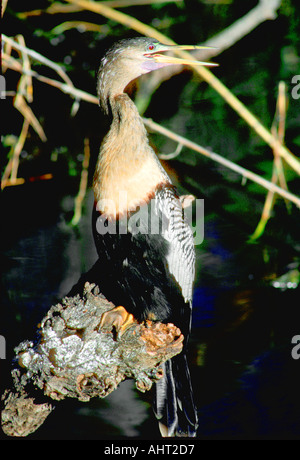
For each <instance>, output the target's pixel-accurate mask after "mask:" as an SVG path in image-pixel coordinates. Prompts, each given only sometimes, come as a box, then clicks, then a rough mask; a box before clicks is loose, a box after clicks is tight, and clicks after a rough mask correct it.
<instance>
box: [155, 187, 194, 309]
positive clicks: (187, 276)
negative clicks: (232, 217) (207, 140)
mask: <svg viewBox="0 0 300 460" xmlns="http://www.w3.org/2000/svg"><path fill="white" fill-rule="evenodd" d="M157 198H158V199H157V206H158V209H159V211H160V212H161V213H162V234H163V236H164V238H165V239H166V240H167V241H168V242H169V243H170V247H169V253H168V255H167V263H168V268H169V271H170V273H171V274H172V275H173V276H174V277H175V279H176V281H177V283H178V284H179V286H180V287H181V290H182V295H183V297H184V300H185V301H186V302H191V300H192V292H193V282H194V277H195V247H194V238H193V233H192V230H191V228H190V226H189V224H188V222H187V221H186V220H185V218H184V214H183V208H182V205H181V202H180V200H179V198H178V197H177V195H176V193H175V191H174V187H173V186H170V187H164V188H163V189H161V190H160V191H159V192H158V196H157Z"/></svg>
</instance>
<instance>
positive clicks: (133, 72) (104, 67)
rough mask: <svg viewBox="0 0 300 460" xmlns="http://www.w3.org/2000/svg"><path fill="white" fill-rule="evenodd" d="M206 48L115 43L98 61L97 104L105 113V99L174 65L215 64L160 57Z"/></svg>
mask: <svg viewBox="0 0 300 460" xmlns="http://www.w3.org/2000/svg"><path fill="white" fill-rule="evenodd" d="M201 48H208V47H207V46H193V45H164V44H162V43H160V42H158V41H157V40H154V39H152V38H148V37H139V38H131V39H125V40H121V41H119V42H116V43H115V44H114V45H113V46H112V47H111V48H110V49H109V50H108V51H107V52H106V54H105V55H104V57H103V58H102V59H101V63H100V68H99V71H98V81H97V91H98V97H99V101H100V105H101V106H102V107H103V108H104V109H105V111H107V108H108V100H109V99H110V98H111V97H113V96H116V95H117V94H121V93H122V92H123V90H124V89H125V88H126V86H127V85H128V83H130V82H131V81H132V80H134V79H135V78H138V77H139V76H141V75H143V74H145V73H148V72H152V71H153V70H157V69H160V68H161V67H165V66H168V65H173V64H184V65H210V66H211V65H216V64H213V63H206V62H201V61H195V60H190V59H182V58H178V57H174V56H168V55H165V54H161V53H164V52H167V51H173V50H176V49H184V50H193V49H201Z"/></svg>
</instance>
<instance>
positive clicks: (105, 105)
mask: <svg viewBox="0 0 300 460" xmlns="http://www.w3.org/2000/svg"><path fill="white" fill-rule="evenodd" d="M176 48H177V49H178V48H182V49H194V48H202V47H197V46H195V47H194V46H167V45H163V44H161V43H159V42H157V41H156V40H153V39H150V38H144V37H141V38H133V39H127V40H121V41H119V42H117V43H116V44H115V45H114V46H113V47H112V48H110V49H109V50H108V52H107V53H106V54H105V56H104V57H103V58H102V60H101V64H100V69H99V72H98V83H97V90H98V96H99V101H100V106H101V107H102V109H103V110H104V111H105V112H106V114H107V115H110V116H111V118H112V122H111V126H110V130H109V132H108V134H107V135H106V137H105V138H104V141H103V143H102V145H101V148H100V153H99V158H98V161H97V165H96V169H95V174H94V182H93V189H94V195H95V208H94V213H93V233H94V238H95V243H96V247H97V251H98V255H99V260H100V261H101V266H102V267H103V270H102V271H101V273H99V281H101V284H100V286H101V291H102V292H103V294H104V295H105V296H106V297H107V299H108V300H110V301H112V302H113V303H114V304H115V305H119V306H118V307H116V308H115V309H113V310H112V311H111V312H109V313H108V314H106V315H105V317H103V320H102V326H106V327H107V326H115V327H116V328H117V330H118V331H119V332H120V333H122V332H123V331H124V330H125V329H126V328H127V327H128V326H129V325H130V323H131V321H132V318H133V317H134V318H135V319H136V320H138V321H144V320H148V319H149V320H152V321H161V322H168V323H173V324H175V325H176V326H178V327H179V328H180V329H181V331H182V333H183V335H184V341H185V342H184V351H183V352H182V353H180V354H179V355H177V356H176V357H175V358H173V359H172V360H171V361H167V362H166V363H165V365H164V368H163V370H164V377H163V378H162V379H161V380H160V381H159V382H158V383H157V384H156V398H155V403H154V410H155V413H156V416H157V418H158V419H159V420H160V428H161V432H162V434H163V435H164V436H175V435H179V436H180V435H181V436H195V434H196V429H197V414H196V410H195V407H194V403H193V396H192V387H191V383H190V375H189V370H188V366H187V361H186V354H185V348H186V342H187V339H188V336H189V332H190V321H191V306H192V285H193V280H194V271H195V270H194V264H195V253H194V243H193V234H192V231H191V229H190V227H189V225H188V223H187V222H186V221H185V220H184V216H183V210H182V206H181V202H180V200H179V197H178V195H177V194H176V190H175V187H174V186H173V185H172V183H171V180H170V178H169V177H168V175H167V173H166V172H165V170H164V169H163V167H162V166H161V164H160V162H159V160H158V158H157V156H156V154H155V153H154V151H153V149H152V148H151V147H150V145H149V143H148V138H147V133H146V130H145V127H144V123H143V120H142V118H141V117H140V115H139V113H138V111H137V108H136V106H135V105H134V103H133V102H132V100H131V99H130V97H129V96H128V95H127V94H126V93H124V89H125V88H126V86H127V85H128V84H129V83H130V82H131V81H132V80H134V79H135V78H137V77H139V76H140V75H142V74H145V73H148V72H151V71H153V70H156V69H159V68H161V67H163V66H166V65H171V64H178V63H181V64H205V63H200V62H198V61H189V60H183V59H179V58H175V57H171V56H167V55H163V54H160V52H164V51H172V50H173V49H176ZM158 229H159V231H157V230H158Z"/></svg>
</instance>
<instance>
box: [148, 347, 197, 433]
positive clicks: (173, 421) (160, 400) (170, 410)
mask: <svg viewBox="0 0 300 460" xmlns="http://www.w3.org/2000/svg"><path fill="white" fill-rule="evenodd" d="M163 372H164V376H163V377H162V379H161V380H159V381H158V382H157V383H156V394H155V400H154V412H155V415H156V417H157V419H158V420H159V427H160V432H161V435H162V436H163V437H172V436H178V437H180V436H185V437H194V436H196V432H197V426H198V420H197V412H196V409H195V405H194V401H193V391H192V386H191V378H190V373H189V368H188V364H187V360H186V356H185V354H183V353H181V354H180V355H178V356H176V357H174V358H172V359H171V360H169V361H166V362H165V363H164V364H163Z"/></svg>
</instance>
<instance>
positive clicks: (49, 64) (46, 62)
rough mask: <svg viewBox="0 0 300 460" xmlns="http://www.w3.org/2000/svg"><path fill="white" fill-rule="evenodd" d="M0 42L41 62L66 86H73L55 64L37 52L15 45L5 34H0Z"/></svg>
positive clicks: (61, 69) (60, 68)
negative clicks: (53, 71) (0, 40)
mask: <svg viewBox="0 0 300 460" xmlns="http://www.w3.org/2000/svg"><path fill="white" fill-rule="evenodd" d="M2 40H3V41H4V42H5V43H8V44H10V45H11V46H12V47H13V48H14V49H16V50H18V51H21V52H23V53H26V54H27V55H28V56H30V57H32V58H33V59H35V60H36V61H38V62H41V63H42V64H44V65H46V66H47V67H50V68H51V69H53V70H55V72H56V73H57V74H58V75H59V76H60V77H61V78H62V80H64V81H65V82H66V83H67V84H68V85H70V86H73V83H72V81H71V80H70V78H69V77H68V75H67V74H66V73H65V71H64V70H63V68H62V67H61V66H60V65H59V64H56V63H55V62H53V61H51V60H50V59H47V58H46V57H45V56H42V55H41V54H40V53H38V52H37V51H34V50H32V49H30V48H27V47H25V46H22V45H20V44H19V43H17V42H16V41H15V40H13V39H12V38H9V37H7V36H6V35H5V34H2Z"/></svg>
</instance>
